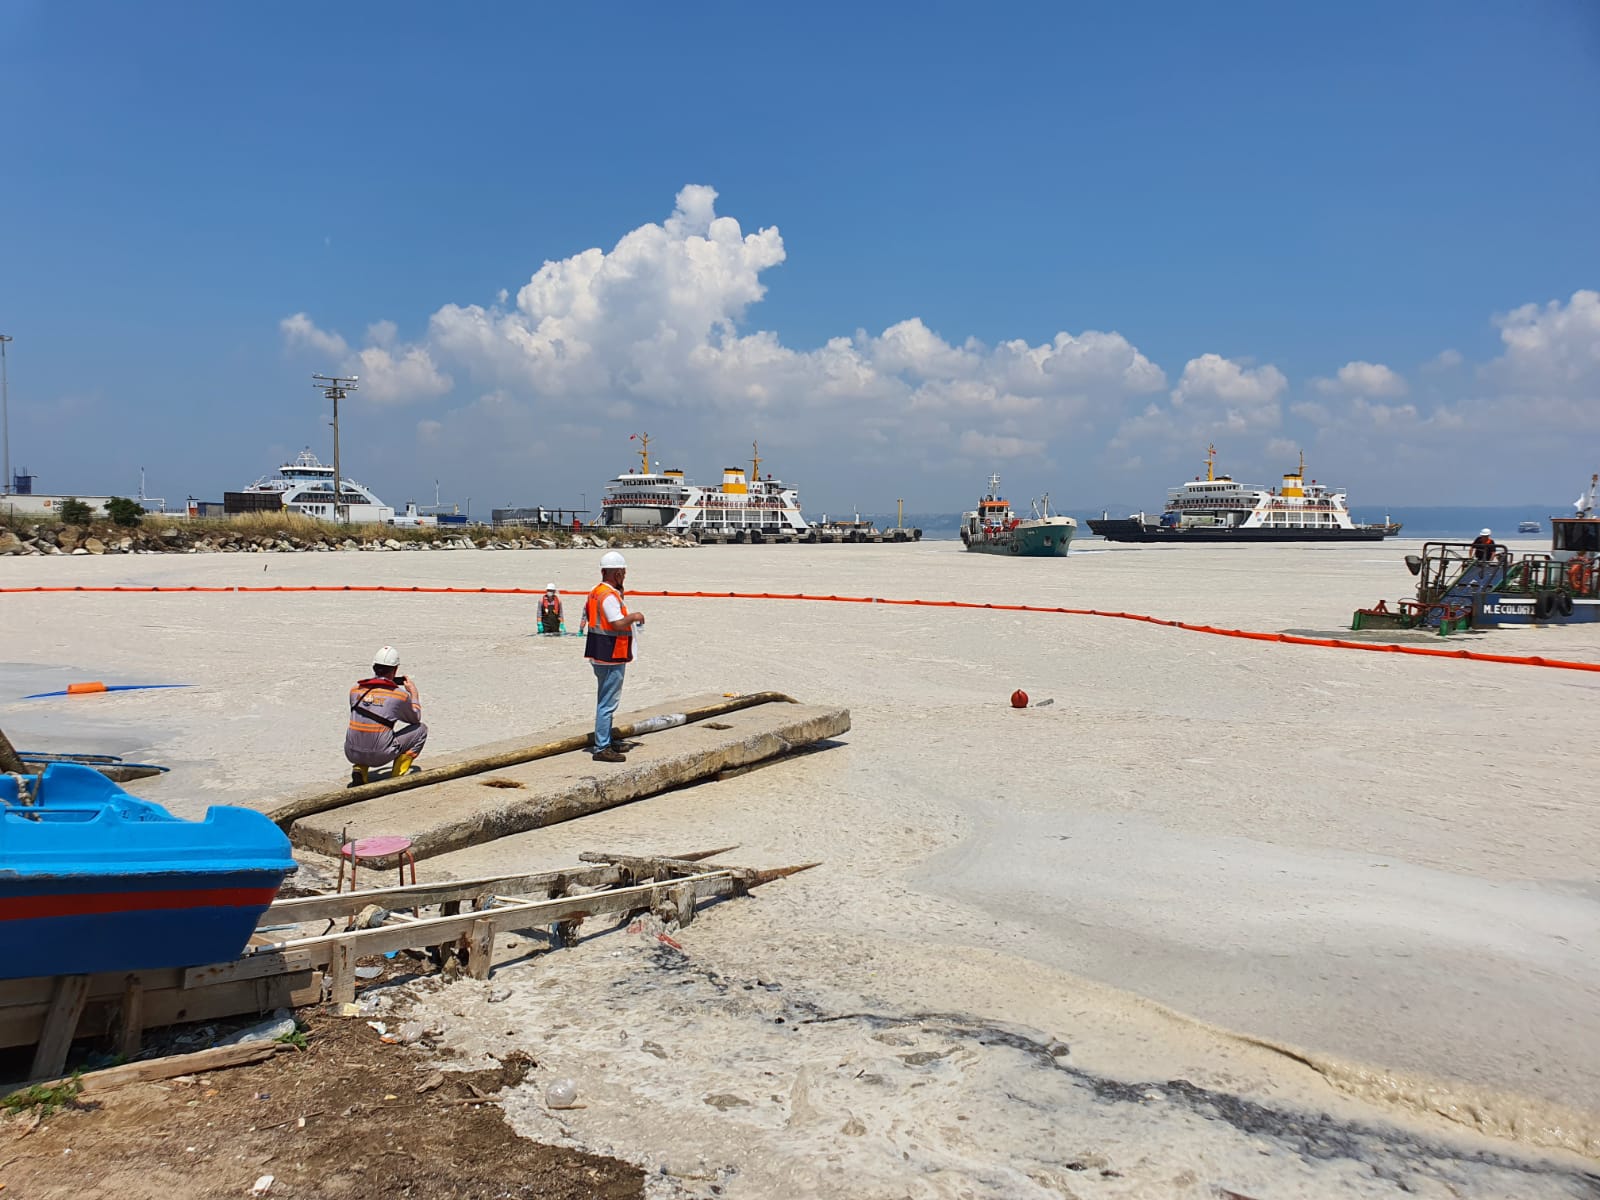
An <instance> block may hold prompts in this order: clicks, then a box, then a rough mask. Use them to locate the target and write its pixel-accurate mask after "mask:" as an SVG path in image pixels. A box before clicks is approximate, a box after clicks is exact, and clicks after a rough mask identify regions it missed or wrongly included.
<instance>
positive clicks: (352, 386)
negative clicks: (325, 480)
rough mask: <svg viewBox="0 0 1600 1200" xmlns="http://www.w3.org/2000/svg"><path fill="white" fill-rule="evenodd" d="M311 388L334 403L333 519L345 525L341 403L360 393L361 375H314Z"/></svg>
mask: <svg viewBox="0 0 1600 1200" xmlns="http://www.w3.org/2000/svg"><path fill="white" fill-rule="evenodd" d="M311 378H312V379H313V380H315V381H316V382H314V383H313V384H312V385H311V386H312V387H314V388H316V389H317V390H318V391H319V392H321V393H322V394H323V395H324V396H326V397H327V398H328V399H329V400H332V401H333V519H334V520H335V521H337V522H338V523H339V524H341V525H343V524H344V523H345V506H344V470H343V468H342V466H341V465H340V462H339V401H341V400H343V399H344V398H345V397H346V396H347V395H348V394H349V393H351V392H354V391H359V390H360V389H359V388H357V387H356V381H357V380H358V379H360V378H361V376H359V375H313V376H312V377H311Z"/></svg>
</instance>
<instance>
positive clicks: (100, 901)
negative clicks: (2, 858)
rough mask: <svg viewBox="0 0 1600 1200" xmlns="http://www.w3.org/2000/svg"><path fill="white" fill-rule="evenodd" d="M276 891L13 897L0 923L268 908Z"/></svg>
mask: <svg viewBox="0 0 1600 1200" xmlns="http://www.w3.org/2000/svg"><path fill="white" fill-rule="evenodd" d="M277 896H278V889H277V888H276V887H265V888H180V889H175V890H172V891H160V892H90V893H76V894H73V895H61V896H11V897H7V898H6V899H3V900H0V921H36V920H42V919H46V918H49V917H86V916H97V915H101V914H105V913H132V912H156V911H166V910H178V909H185V908H265V907H266V906H267V905H269V904H271V903H272V902H273V901H274V900H275V899H277Z"/></svg>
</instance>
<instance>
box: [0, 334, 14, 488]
mask: <svg viewBox="0 0 1600 1200" xmlns="http://www.w3.org/2000/svg"><path fill="white" fill-rule="evenodd" d="M11 340H12V338H11V337H10V336H9V335H7V334H4V333H0V427H3V429H4V434H3V436H4V440H5V460H6V464H5V467H6V473H5V478H4V479H0V496H9V495H10V494H11V384H10V381H9V380H8V379H7V378H6V343H7V342H9V341H11Z"/></svg>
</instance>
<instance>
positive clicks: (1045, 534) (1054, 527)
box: [961, 475, 1078, 558]
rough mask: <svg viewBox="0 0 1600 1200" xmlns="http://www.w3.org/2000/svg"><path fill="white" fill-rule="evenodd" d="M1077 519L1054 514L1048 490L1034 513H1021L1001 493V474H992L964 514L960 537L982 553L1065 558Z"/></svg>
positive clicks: (970, 547) (1021, 556)
mask: <svg viewBox="0 0 1600 1200" xmlns="http://www.w3.org/2000/svg"><path fill="white" fill-rule="evenodd" d="M1077 532H1078V522H1077V521H1075V520H1073V519H1072V518H1071V517H1059V516H1053V515H1051V512H1050V496H1049V494H1048V493H1046V495H1045V496H1044V498H1043V499H1042V500H1040V501H1035V502H1034V505H1033V516H1031V517H1019V516H1017V515H1016V514H1015V513H1013V512H1012V511H1011V505H1010V503H1009V502H1007V501H1006V500H1005V499H1004V498H1003V497H1001V495H1000V476H998V475H991V476H989V491H988V494H987V495H985V496H984V498H983V499H982V500H979V501H978V507H977V508H976V509H974V510H973V511H972V512H968V513H963V514H962V515H961V541H962V542H963V543H964V544H965V545H966V547H967V549H968V550H974V551H977V552H978V553H979V554H1012V555H1016V556H1017V557H1019V558H1062V557H1065V555H1066V553H1067V546H1068V545H1069V544H1070V543H1071V542H1072V535H1073V534H1075V533H1077Z"/></svg>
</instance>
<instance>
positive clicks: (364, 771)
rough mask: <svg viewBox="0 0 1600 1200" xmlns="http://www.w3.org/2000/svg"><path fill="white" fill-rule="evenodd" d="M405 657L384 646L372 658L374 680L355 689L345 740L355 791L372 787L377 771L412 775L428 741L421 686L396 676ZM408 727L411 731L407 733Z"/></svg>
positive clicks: (351, 696)
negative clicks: (373, 772)
mask: <svg viewBox="0 0 1600 1200" xmlns="http://www.w3.org/2000/svg"><path fill="white" fill-rule="evenodd" d="M399 667H400V652H399V651H398V650H396V649H395V648H394V647H393V646H384V647H383V648H382V649H380V650H379V651H378V652H377V653H376V654H374V655H373V656H372V675H371V677H370V678H367V679H363V680H362V681H361V682H360V683H358V684H356V685H355V687H353V688H351V689H350V728H349V729H348V730H346V732H345V735H344V756H345V758H347V759H349V761H350V763H351V764H352V765H351V768H350V786H351V787H356V786H358V785H360V784H363V783H366V782H367V780H368V779H369V777H370V776H369V772H370V771H371V769H372V768H373V767H381V766H384V765H385V764H387V763H391V762H392V763H394V772H393V775H392V778H395V779H398V778H399V777H400V776H402V775H404V774H405V773H406V772H407V771H409V770H411V764H412V763H414V762H416V760H417V755H419V754H421V753H422V747H423V746H424V745H425V744H426V743H427V741H428V727H427V726H426V725H424V724H423V723H422V697H421V696H420V695H418V693H417V685H416V684H415V683H413V682H412V681H411V680H409V679H407V678H406V677H405V676H404V675H397V674H396V673H395V672H396V671H397V670H398V669H399ZM401 726H405V728H401Z"/></svg>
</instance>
